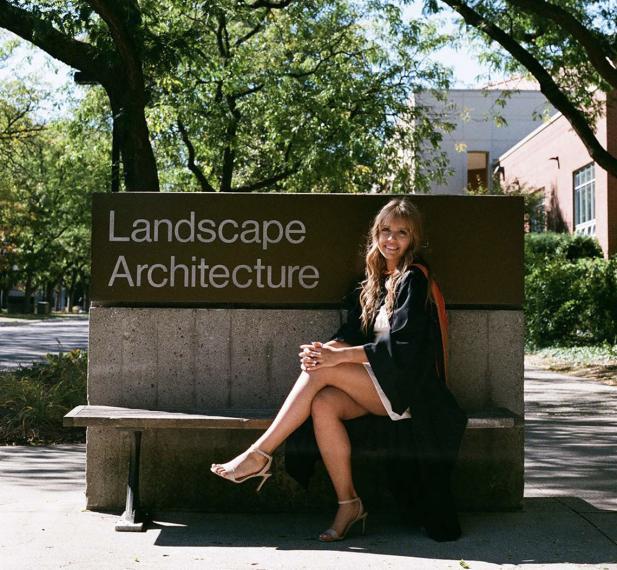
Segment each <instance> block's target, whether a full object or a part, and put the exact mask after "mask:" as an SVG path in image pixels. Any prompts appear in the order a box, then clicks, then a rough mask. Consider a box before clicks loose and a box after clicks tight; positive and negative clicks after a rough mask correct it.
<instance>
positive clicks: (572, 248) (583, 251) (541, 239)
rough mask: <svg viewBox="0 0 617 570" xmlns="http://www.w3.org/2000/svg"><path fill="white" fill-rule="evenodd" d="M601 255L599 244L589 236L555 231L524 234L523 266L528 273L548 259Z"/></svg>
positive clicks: (570, 259)
mask: <svg viewBox="0 0 617 570" xmlns="http://www.w3.org/2000/svg"><path fill="white" fill-rule="evenodd" d="M602 256H603V254H602V248H601V247H600V244H599V243H598V241H597V240H596V239H595V238H593V237H590V236H581V235H571V234H559V233H555V232H542V233H529V234H525V266H526V271H527V272H528V273H529V272H530V271H531V270H532V269H533V268H534V267H536V266H537V265H540V264H546V263H548V262H549V261H550V260H555V259H560V260H564V261H574V260H576V259H584V258H600V257H602Z"/></svg>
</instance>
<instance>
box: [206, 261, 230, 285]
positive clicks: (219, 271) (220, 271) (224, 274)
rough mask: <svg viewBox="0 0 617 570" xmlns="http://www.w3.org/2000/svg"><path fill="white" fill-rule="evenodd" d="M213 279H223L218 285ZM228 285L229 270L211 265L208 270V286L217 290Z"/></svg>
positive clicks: (223, 266) (225, 267) (224, 266)
mask: <svg viewBox="0 0 617 570" xmlns="http://www.w3.org/2000/svg"><path fill="white" fill-rule="evenodd" d="M215 279H223V281H221V282H219V283H215V282H214V280H215ZM228 283H229V269H228V268H227V266H226V265H213V266H212V269H210V285H212V287H216V288H217V289H222V288H223V287H227V285H228Z"/></svg>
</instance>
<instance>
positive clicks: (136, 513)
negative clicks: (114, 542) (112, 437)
mask: <svg viewBox="0 0 617 570" xmlns="http://www.w3.org/2000/svg"><path fill="white" fill-rule="evenodd" d="M140 451H141V432H140V431H132V432H131V458H130V462H129V480H128V484H127V486H126V508H125V509H124V513H122V516H121V517H120V520H119V521H118V522H117V523H116V530H117V531H120V532H141V531H143V530H144V523H143V520H140V519H141V517H140V515H141V512H140V510H139V454H140ZM138 520H139V522H137V521H138Z"/></svg>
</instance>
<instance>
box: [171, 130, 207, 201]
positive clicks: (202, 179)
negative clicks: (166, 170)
mask: <svg viewBox="0 0 617 570" xmlns="http://www.w3.org/2000/svg"><path fill="white" fill-rule="evenodd" d="M178 129H179V131H180V136H181V137H182V141H183V142H184V144H185V145H186V148H187V150H188V152H189V158H188V164H187V167H188V169H189V170H190V171H191V172H192V173H193V174H194V175H195V177H196V178H197V180H198V182H199V184H200V186H201V189H202V191H204V192H216V190H215V189H214V188H213V187H212V185H211V184H210V182H208V179H207V178H206V176H205V174H204V173H203V171H202V170H201V168H199V166H197V164H196V163H195V147H194V146H193V143H192V142H191V139H190V138H189V135H188V132H187V131H186V127H185V126H184V123H183V122H182V121H181V120H180V119H178Z"/></svg>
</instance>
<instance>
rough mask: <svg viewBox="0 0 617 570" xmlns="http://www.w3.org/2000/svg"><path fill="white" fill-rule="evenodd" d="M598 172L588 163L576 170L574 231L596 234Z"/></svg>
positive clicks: (590, 234) (588, 234)
mask: <svg viewBox="0 0 617 570" xmlns="http://www.w3.org/2000/svg"><path fill="white" fill-rule="evenodd" d="M595 195H596V174H595V170H594V165H593V163H592V164H588V165H587V166H585V167H584V168H581V169H580V170H576V171H575V172H574V232H575V233H577V234H582V235H587V236H594V235H596V196H595Z"/></svg>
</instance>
